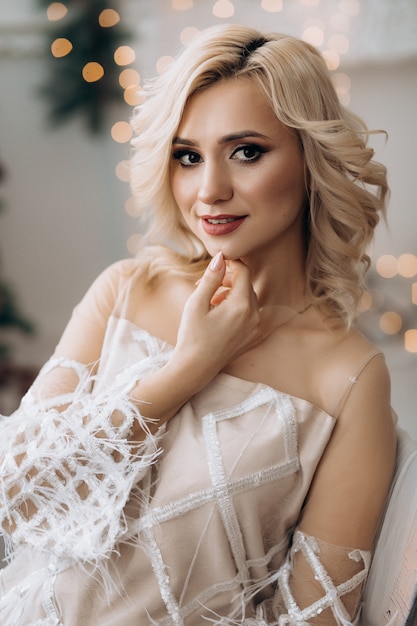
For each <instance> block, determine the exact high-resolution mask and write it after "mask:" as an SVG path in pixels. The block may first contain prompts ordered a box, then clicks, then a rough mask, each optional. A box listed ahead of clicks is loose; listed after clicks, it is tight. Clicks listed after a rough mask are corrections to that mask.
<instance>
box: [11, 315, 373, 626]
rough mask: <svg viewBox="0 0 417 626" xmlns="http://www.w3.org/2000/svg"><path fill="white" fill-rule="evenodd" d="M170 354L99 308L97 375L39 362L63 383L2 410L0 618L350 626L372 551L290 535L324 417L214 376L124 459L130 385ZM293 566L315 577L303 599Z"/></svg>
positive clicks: (193, 625) (52, 623)
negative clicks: (4, 535) (5, 542)
mask: <svg viewBox="0 0 417 626" xmlns="http://www.w3.org/2000/svg"><path fill="white" fill-rule="evenodd" d="M170 351H171V348H170V346H168V345H167V344H165V343H163V342H162V341H160V340H158V339H156V338H154V337H152V336H150V335H149V334H147V333H146V332H144V331H142V330H141V329H139V328H137V327H136V326H134V325H133V324H132V323H130V322H129V321H127V320H124V319H118V318H116V317H111V318H110V320H109V324H108V328H107V334H106V338H105V343H104V347H103V352H102V356H101V360H100V366H99V369H98V373H97V374H96V375H94V376H92V375H91V373H90V370H89V368H87V367H86V366H84V365H81V364H79V363H75V362H72V361H66V360H65V359H61V360H58V361H51V362H50V363H48V364H47V365H46V366H45V368H44V370H43V371H42V372H41V374H40V381H41V380H42V377H45V376H47V375H48V372H50V371H52V370H53V369H54V368H66V369H68V370H73V371H74V372H75V373H76V375H77V377H78V384H77V386H76V389H75V390H74V391H71V392H68V393H65V394H62V395H61V396H55V397H53V398H50V399H49V400H45V401H41V400H35V399H34V398H33V396H32V394H31V392H29V393H28V395H27V397H26V398H25V399H24V401H23V403H22V406H21V408H20V409H19V411H18V412H17V413H16V414H14V415H13V416H11V417H8V418H3V420H2V423H1V429H2V432H1V443H0V446H1V476H0V479H1V489H2V501H1V519H2V522H3V524H5V523H7V524H8V527H9V530H10V535H11V540H12V542H13V545H14V546H15V556H14V557H13V559H12V561H11V564H10V565H8V566H7V567H6V568H5V570H4V571H3V572H2V574H1V599H0V623H1V624H2V626H27V625H29V624H31V625H35V624H36V626H41V625H42V626H62V625H64V626H93V625H94V626H98V625H100V626H121V625H123V626H138V625H140V626H145V625H146V624H155V625H158V626H168V625H178V626H180V625H184V626H200V625H204V624H210V623H214V624H258V625H260V624H270V625H272V624H276V625H278V624H279V625H280V626H283V625H292V626H295V625H297V626H298V625H301V624H310V623H311V624H316V623H317V624H319V623H322V622H320V621H318V620H319V619H320V615H325V614H326V613H327V614H328V615H329V614H331V615H332V616H333V619H334V621H333V622H332V623H337V624H351V623H354V620H353V616H354V615H356V614H357V608H358V604H359V597H360V590H361V587H362V585H363V581H364V579H365V578H366V574H367V571H368V567H369V558H370V554H369V553H368V552H363V551H361V550H355V549H350V548H349V549H347V548H339V547H336V546H331V545H329V544H326V543H324V542H321V541H319V540H316V539H314V538H312V537H309V536H306V535H305V534H304V533H302V532H301V531H300V530H297V528H296V526H297V520H298V518H299V516H300V511H301V509H302V506H303V502H304V500H305V498H306V495H307V492H308V489H309V486H310V483H311V481H312V478H313V475H314V472H315V469H316V467H317V464H318V462H319V461H320V458H321V456H322V454H323V451H324V449H325V447H326V444H327V442H328V440H329V438H330V436H331V434H332V430H333V428H334V424H335V419H334V418H333V417H332V416H330V415H328V414H326V413H325V412H324V411H322V410H320V409H318V408H316V407H314V406H312V405H311V404H310V403H309V402H307V401H305V400H302V399H299V398H294V397H291V396H289V395H287V394H285V393H280V392H279V391H276V390H274V389H272V388H270V387H268V386H266V385H264V384H257V383H253V382H249V381H246V380H242V379H239V378H236V377H233V376H230V375H228V374H224V373H221V374H219V375H218V376H217V377H216V378H215V379H214V380H213V381H212V382H211V384H209V385H208V386H207V387H206V388H205V389H204V390H203V391H201V392H200V393H198V394H197V395H195V396H194V397H193V398H192V399H191V400H190V401H189V402H187V404H186V405H185V406H184V407H183V408H182V409H181V410H180V411H179V413H178V414H177V415H176V416H175V417H174V418H173V419H172V420H171V421H170V422H169V423H168V425H167V427H166V428H163V429H161V430H160V431H159V432H158V433H157V435H156V436H149V437H148V438H147V439H146V440H145V442H144V443H143V444H142V446H141V447H140V449H139V450H137V451H135V452H132V447H131V444H130V443H129V442H128V439H127V435H128V433H129V431H130V428H131V424H132V421H133V420H134V419H140V420H141V419H142V418H141V416H140V413H139V411H138V409H137V407H136V405H134V404H133V403H131V402H130V400H129V391H130V390H131V389H132V388H133V387H134V385H135V382H136V381H137V380H138V379H140V377H141V376H142V375H143V374H144V373H146V372H149V371H151V370H153V369H154V368H157V367H159V366H160V364H161V363H163V362H165V360H166V359H167V358H168V357H169V354H170ZM352 384H353V383H352ZM38 386H39V382H38ZM163 392H164V391H163V389H161V393H163ZM57 406H60V407H61V410H60V411H58V410H57V408H56V407H57ZM116 413H117V415H119V416H122V417H123V419H119V421H118V425H115V422H114V420H113V419H112V416H114V415H115V414H116ZM86 416H88V419H86ZM300 560H301V561H302V564H303V567H304V569H305V570H306V571H308V572H309V574H308V575H309V576H312V577H313V578H315V580H316V584H317V589H316V592H315V595H314V597H309V598H303V599H302V600H300V597H299V596H298V597H297V598H296V597H295V596H294V595H293V593H292V576H293V568H294V566H295V565H296V564H297V562H300ZM336 561H337V562H339V563H343V565H342V566H341V569H340V572H342V574H343V575H342V576H341V577H340V576H339V578H338V579H337V577H336V578H335V579H332V577H331V576H330V575H329V570H328V567H327V565H328V564H329V563H333V564H334V563H335V562H336ZM348 597H350V600H351V601H350V606H351V607H352V606H354V609H353V610H351V611H350V612H348V611H347V610H346V608H345V604H344V602H343V598H345V599H346V598H348ZM352 597H354V601H353V602H352ZM326 607H331V608H326ZM314 616H316V617H314ZM317 616H318V617H317ZM310 620H312V621H311V622H310ZM314 620H316V621H314ZM323 623H328V622H323ZM329 623H330V622H329ZM355 623H356V622H355Z"/></svg>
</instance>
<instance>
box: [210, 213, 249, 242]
mask: <svg viewBox="0 0 417 626" xmlns="http://www.w3.org/2000/svg"><path fill="white" fill-rule="evenodd" d="M245 219H246V215H240V216H236V215H216V216H209V215H202V216H201V223H202V227H203V230H204V231H205V232H206V233H207V234H208V235H213V236H217V237H218V236H221V235H228V234H229V233H231V232H233V231H234V230H236V229H237V228H239V226H241V224H243V222H244V221H245Z"/></svg>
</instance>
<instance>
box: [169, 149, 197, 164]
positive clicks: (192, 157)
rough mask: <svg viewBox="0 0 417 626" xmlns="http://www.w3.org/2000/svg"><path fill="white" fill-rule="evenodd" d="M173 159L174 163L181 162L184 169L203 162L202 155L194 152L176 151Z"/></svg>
mask: <svg viewBox="0 0 417 626" xmlns="http://www.w3.org/2000/svg"><path fill="white" fill-rule="evenodd" d="M172 158H173V160H174V161H179V163H180V164H181V165H182V166H183V167H190V166H191V165H196V164H197V163H200V161H201V157H200V155H199V154H198V153H197V152H193V151H192V150H175V152H173V153H172Z"/></svg>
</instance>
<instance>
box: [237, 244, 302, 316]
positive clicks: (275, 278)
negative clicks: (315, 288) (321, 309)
mask: <svg viewBox="0 0 417 626" xmlns="http://www.w3.org/2000/svg"><path fill="white" fill-rule="evenodd" d="M242 261H243V262H244V263H245V264H246V265H248V266H249V267H250V268H251V270H252V276H253V288H254V290H255V293H256V295H257V296H258V301H259V304H260V306H266V305H280V306H285V307H288V308H290V309H292V310H294V311H296V312H297V313H300V312H302V311H303V310H305V309H306V307H307V306H309V304H310V303H309V301H308V297H307V294H306V275H305V259H304V255H301V254H300V255H299V256H298V257H297V256H296V255H295V256H291V257H289V256H286V257H285V258H281V259H279V258H274V259H270V260H269V261H268V262H266V263H265V262H262V263H260V264H253V263H251V261H250V259H242Z"/></svg>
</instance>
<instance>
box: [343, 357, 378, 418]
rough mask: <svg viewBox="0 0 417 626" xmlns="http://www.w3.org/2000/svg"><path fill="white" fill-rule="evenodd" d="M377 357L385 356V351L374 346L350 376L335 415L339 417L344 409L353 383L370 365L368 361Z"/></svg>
mask: <svg viewBox="0 0 417 626" xmlns="http://www.w3.org/2000/svg"><path fill="white" fill-rule="evenodd" d="M376 357H382V358H384V353H383V352H381V350H378V349H377V348H373V349H372V350H371V351H370V352H368V354H367V355H366V356H365V358H364V359H363V360H362V361H361V362H360V363H359V364H358V365H357V367H356V368H355V369H354V370H353V372H352V374H351V375H350V376H349V377H348V379H347V381H346V383H345V385H344V389H343V393H342V395H341V397H340V400H339V403H338V404H337V406H336V411H335V412H334V413H333V415H334V416H335V417H339V415H340V413H341V412H342V410H343V407H344V406H345V404H346V401H347V399H348V397H349V394H350V392H351V390H352V387H353V385H354V384H355V383H356V382H357V381H358V379H359V376H360V375H361V373H362V372H363V370H364V369H365V367H366V366H367V365H368V363H370V361H372V360H373V359H374V358H376Z"/></svg>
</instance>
